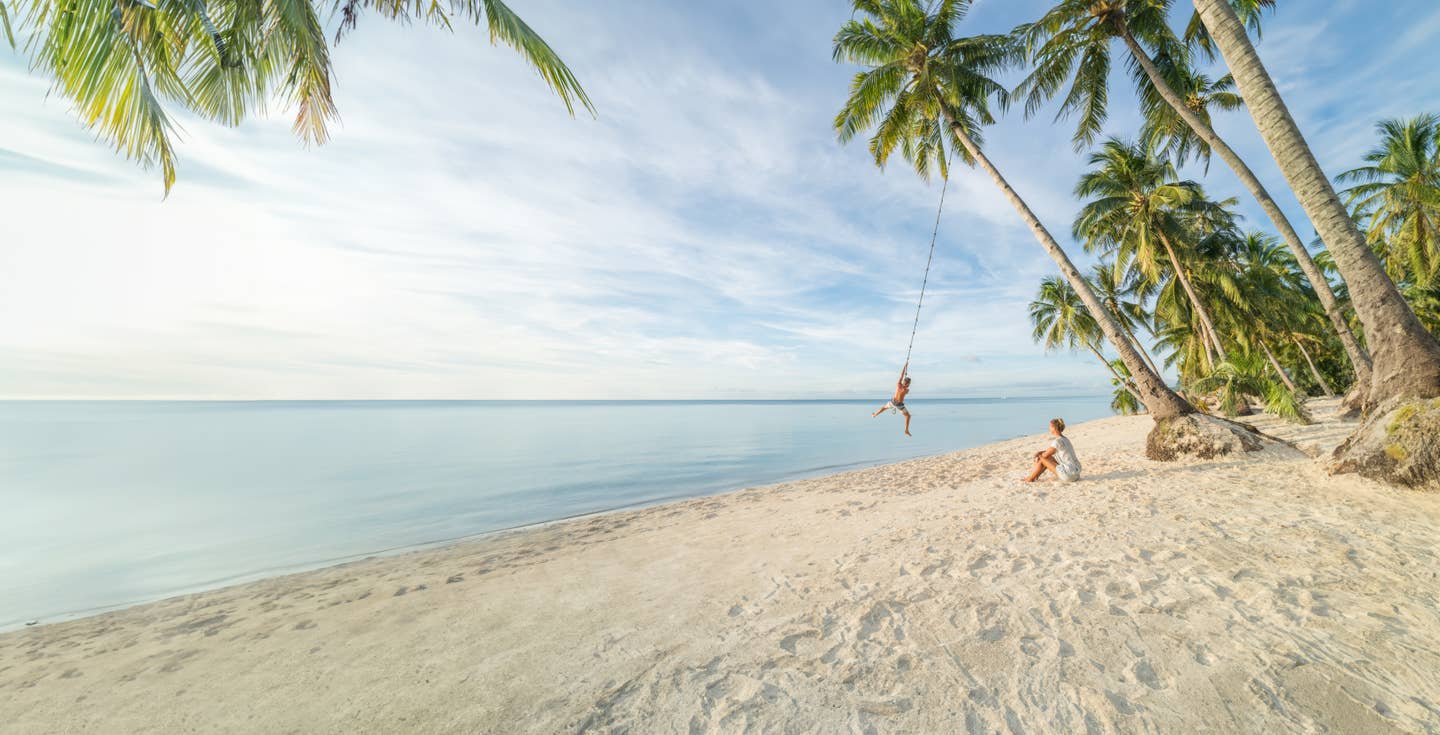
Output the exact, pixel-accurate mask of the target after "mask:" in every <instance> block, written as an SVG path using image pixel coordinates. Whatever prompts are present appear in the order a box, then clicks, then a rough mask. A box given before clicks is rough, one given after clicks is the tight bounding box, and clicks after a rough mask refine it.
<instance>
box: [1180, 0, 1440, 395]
mask: <svg viewBox="0 0 1440 735" xmlns="http://www.w3.org/2000/svg"><path fill="white" fill-rule="evenodd" d="M1193 2H1194V4H1195V10H1196V12H1198V13H1199V14H1200V19H1201V21H1202V22H1204V24H1205V27H1206V29H1207V30H1209V31H1210V37H1211V38H1212V39H1214V42H1215V45H1216V46H1217V47H1218V48H1219V49H1220V53H1221V54H1222V55H1223V56H1224V57H1225V62H1226V64H1228V65H1229V67H1230V73H1231V74H1232V75H1233V76H1234V77H1235V85H1236V86H1237V87H1238V88H1239V90H1240V94H1241V96H1243V97H1244V98H1245V107H1246V108H1247V109H1249V111H1250V116H1251V117H1252V118H1253V119H1254V120H1255V126H1256V128H1258V129H1259V131H1260V136H1261V137H1262V138H1264V140H1265V144H1266V146H1268V147H1269V149H1270V154H1271V155H1272V156H1274V158H1275V162H1276V163H1277V164H1279V166H1280V171H1281V172H1282V173H1283V174H1284V175H1285V180H1286V181H1287V182H1288V183H1289V184H1290V188H1291V189H1292V190H1293V191H1294V192H1295V196H1296V198H1297V199H1299V200H1300V206H1301V207H1303V208H1304V209H1305V213H1306V214H1307V215H1309V217H1310V221H1311V223H1313V224H1314V225H1315V229H1316V230H1317V231H1319V233H1320V238H1321V239H1322V240H1324V241H1325V244H1326V246H1327V247H1329V249H1330V253H1331V255H1332V256H1333V257H1334V259H1335V265H1336V267H1338V268H1339V269H1340V275H1341V276H1342V277H1343V278H1344V279H1345V282H1346V283H1347V284H1349V286H1350V300H1351V302H1352V303H1353V304H1354V306H1355V313H1356V314H1357V315H1359V317H1360V322H1361V324H1363V325H1364V326H1365V339H1366V342H1367V343H1368V344H1369V347H1370V357H1371V361H1372V365H1373V370H1372V378H1371V389H1370V396H1369V401H1368V402H1369V404H1370V405H1372V406H1375V405H1385V404H1388V403H1390V402H1393V401H1397V400H1399V399H1404V398H1433V397H1435V396H1440V343H1437V342H1436V341H1435V338H1434V337H1433V336H1431V335H1430V333H1429V332H1426V331H1425V328H1424V327H1423V326H1422V325H1421V324H1420V321H1419V320H1418V319H1416V318H1415V313H1414V312H1413V311H1411V309H1410V306H1409V305H1408V304H1406V303H1405V300H1404V299H1403V298H1401V296H1400V291H1399V289H1397V288H1395V283H1394V282H1393V281H1391V280H1390V278H1389V276H1387V275H1385V270H1384V268H1383V267H1381V265H1380V261H1379V259H1378V258H1376V257H1375V253H1374V252H1372V251H1371V250H1370V247H1369V246H1368V245H1367V244H1366V243H1365V237H1364V235H1362V234H1361V233H1360V230H1359V229H1358V228H1357V227H1356V226H1355V221H1354V220H1353V219H1351V218H1350V213H1349V212H1347V211H1345V206H1344V205H1343V204H1341V203H1340V199H1339V197H1337V196H1336V195H1335V189H1334V187H1333V186H1331V184H1330V179H1329V178H1327V177H1326V176H1325V171H1324V170H1323V169H1321V168H1320V164H1319V163H1318V162H1317V161H1316V160H1315V156H1314V154H1313V153H1312V152H1311V151H1310V147H1309V145H1308V144H1306V142H1305V137H1304V136H1303V135H1302V134H1301V133H1300V129H1299V127H1297V126H1296V124H1295V120H1294V119H1293V118H1291V116H1290V111H1289V110H1288V109H1287V108H1286V107H1285V101H1284V100H1283V99H1281V97H1280V93H1279V92H1278V91H1277V90H1276V89H1275V84H1274V82H1273V81H1272V80H1271V79H1270V74H1269V72H1267V71H1266V70H1265V66H1264V64H1262V63H1261V61H1260V57H1259V55H1258V54H1257V53H1256V52H1255V47H1254V46H1253V45H1252V44H1251V43H1250V38H1249V36H1247V35H1246V33H1245V26H1244V25H1243V24H1242V23H1241V22H1240V19H1239V18H1238V17H1236V15H1235V11H1234V9H1232V8H1231V7H1230V4H1229V2H1228V1H1227V0H1193ZM1315 285H1316V286H1317V287H1318V285H1319V284H1315Z"/></svg>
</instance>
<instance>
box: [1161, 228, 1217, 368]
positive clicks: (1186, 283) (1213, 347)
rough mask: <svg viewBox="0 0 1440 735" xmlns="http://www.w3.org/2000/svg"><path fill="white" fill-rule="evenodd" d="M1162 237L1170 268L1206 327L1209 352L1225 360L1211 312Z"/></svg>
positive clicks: (1163, 234)
mask: <svg viewBox="0 0 1440 735" xmlns="http://www.w3.org/2000/svg"><path fill="white" fill-rule="evenodd" d="M1156 234H1157V235H1158V236H1159V237H1160V244H1161V245H1164V246H1165V253H1166V254H1167V255H1169V256H1170V267H1172V268H1174V269H1175V277H1176V278H1178V279H1180V286H1181V287H1182V288H1184V289H1185V295H1187V296H1189V297H1190V303H1191V304H1192V305H1193V306H1194V307H1195V313H1196V314H1198V315H1199V316H1200V323H1201V324H1203V325H1205V329H1204V330H1202V331H1204V332H1205V334H1206V336H1207V337H1208V340H1207V341H1208V343H1209V344H1207V345H1206V349H1207V351H1209V352H1210V353H1211V358H1212V359H1213V360H1216V361H1219V360H1223V359H1225V345H1224V344H1222V343H1221V342H1220V332H1218V331H1216V329H1215V320H1214V319H1211V318H1210V310H1209V309H1207V308H1205V303H1204V302H1202V301H1201V300H1200V295H1199V294H1197V293H1195V286H1194V285H1192V284H1191V283H1190V276H1188V275H1186V273H1185V268H1184V267H1182V266H1181V265H1180V257H1179V256H1178V255H1176V254H1175V248H1174V246H1172V245H1171V244H1170V238H1168V237H1166V236H1165V233H1163V232H1157V233H1156Z"/></svg>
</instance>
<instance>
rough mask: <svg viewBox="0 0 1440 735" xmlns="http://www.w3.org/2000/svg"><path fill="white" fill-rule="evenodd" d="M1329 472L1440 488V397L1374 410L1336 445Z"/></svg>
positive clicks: (1427, 487)
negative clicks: (1356, 428)
mask: <svg viewBox="0 0 1440 735" xmlns="http://www.w3.org/2000/svg"><path fill="white" fill-rule="evenodd" d="M1329 470H1330V472H1331V473H1332V474H1333V473H1344V472H1354V473H1357V474H1359V475H1360V476H1362V477H1368V478H1370V479H1372V480H1379V481H1381V482H1388V483H1391V484H1395V485H1401V486H1404V487H1410V488H1414V489H1417V490H1440V398H1431V399H1422V400H1411V401H1402V402H1400V403H1397V404H1393V405H1392V406H1390V407H1389V408H1387V409H1385V410H1381V411H1376V412H1375V413H1373V414H1371V416H1370V418H1368V419H1366V421H1365V423H1363V424H1361V425H1360V428H1359V430H1357V431H1356V432H1355V433H1354V434H1351V435H1350V438H1349V439H1346V440H1345V443H1344V444H1341V445H1340V446H1339V447H1336V448H1335V454H1334V455H1333V457H1332V461H1331V463H1330V467H1329Z"/></svg>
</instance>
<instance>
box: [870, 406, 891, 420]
mask: <svg viewBox="0 0 1440 735" xmlns="http://www.w3.org/2000/svg"><path fill="white" fill-rule="evenodd" d="M889 407H890V404H888V403H887V404H885V405H883V406H881V407H880V408H877V409H875V413H872V414H870V418H872V419H873V418H875V417H876V416H879V415H880V414H882V413H885V409H887V408H889Z"/></svg>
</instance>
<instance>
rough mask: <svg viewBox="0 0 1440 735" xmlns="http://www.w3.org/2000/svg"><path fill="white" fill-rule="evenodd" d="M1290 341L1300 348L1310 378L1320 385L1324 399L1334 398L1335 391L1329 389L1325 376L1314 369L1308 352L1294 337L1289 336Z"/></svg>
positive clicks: (1313, 363)
mask: <svg viewBox="0 0 1440 735" xmlns="http://www.w3.org/2000/svg"><path fill="white" fill-rule="evenodd" d="M1290 341H1291V342H1294V343H1295V346H1296V347H1299V348H1300V354H1301V355H1302V356H1304V357H1305V364H1306V365H1309V366H1310V376H1311V377H1313V378H1315V382H1317V383H1319V384H1320V389H1321V390H1323V391H1325V397H1326V398H1332V397H1334V395H1335V390H1334V389H1333V388H1331V387H1330V383H1329V381H1327V380H1325V376H1324V375H1321V374H1320V371H1319V370H1316V369H1315V361H1314V360H1311V359H1310V351H1309V350H1307V349H1305V345H1304V344H1303V343H1301V342H1300V340H1298V339H1296V338H1295V336H1294V335H1291V336H1290Z"/></svg>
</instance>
